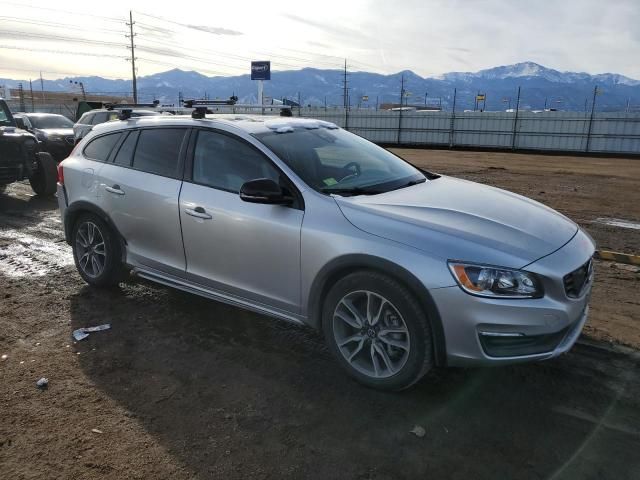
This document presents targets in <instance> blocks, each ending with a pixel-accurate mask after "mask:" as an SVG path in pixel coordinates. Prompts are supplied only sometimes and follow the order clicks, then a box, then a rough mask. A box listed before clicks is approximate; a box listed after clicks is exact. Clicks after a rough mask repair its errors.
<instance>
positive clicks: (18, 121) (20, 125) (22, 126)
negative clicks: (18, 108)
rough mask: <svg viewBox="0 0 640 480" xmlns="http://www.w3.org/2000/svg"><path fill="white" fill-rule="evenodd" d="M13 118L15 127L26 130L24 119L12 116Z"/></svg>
mask: <svg viewBox="0 0 640 480" xmlns="http://www.w3.org/2000/svg"><path fill="white" fill-rule="evenodd" d="M13 119H14V120H15V122H16V127H18V128H19V129H21V130H27V126H26V125H25V123H24V120H23V119H22V118H20V117H13Z"/></svg>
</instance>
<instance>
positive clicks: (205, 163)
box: [193, 131, 280, 193]
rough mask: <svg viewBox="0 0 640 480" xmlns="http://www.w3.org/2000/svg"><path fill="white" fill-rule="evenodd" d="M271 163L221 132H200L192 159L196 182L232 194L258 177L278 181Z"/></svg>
mask: <svg viewBox="0 0 640 480" xmlns="http://www.w3.org/2000/svg"><path fill="white" fill-rule="evenodd" d="M279 177H280V173H279V172H278V170H277V169H276V168H275V167H274V166H273V165H272V164H271V163H269V160H268V159H267V158H266V157H265V156H264V155H262V154H261V153H259V152H258V151H257V150H255V149H254V148H252V147H251V146H249V145H248V144H247V143H245V142H244V141H242V140H239V139H236V138H234V137H232V136H230V135H224V134H222V133H217V132H211V131H201V132H200V133H199V134H198V140H197V142H196V149H195V155H194V159H193V181H194V182H196V183H201V184H203V185H208V186H210V187H214V188H220V189H223V190H228V191H231V192H236V193H237V192H239V191H240V187H241V186H242V184H243V183H244V182H246V181H248V180H255V179H256V178H270V179H272V180H274V181H276V182H278V181H279Z"/></svg>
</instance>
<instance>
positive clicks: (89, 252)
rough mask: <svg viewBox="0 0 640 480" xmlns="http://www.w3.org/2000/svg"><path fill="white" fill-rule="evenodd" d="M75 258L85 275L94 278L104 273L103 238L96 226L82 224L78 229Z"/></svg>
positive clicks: (90, 223) (93, 224)
mask: <svg viewBox="0 0 640 480" xmlns="http://www.w3.org/2000/svg"><path fill="white" fill-rule="evenodd" d="M76 257H77V259H78V265H79V266H80V268H81V269H82V272H83V273H84V274H85V275H87V276H89V277H91V278H96V277H98V276H100V274H101V273H102V272H103V271H104V267H105V264H106V260H107V253H106V250H105V245H104V237H103V236H102V232H101V231H100V229H99V228H98V226H97V225H96V224H95V223H93V222H91V221H86V222H83V223H82V224H80V226H79V227H78V231H77V233H76Z"/></svg>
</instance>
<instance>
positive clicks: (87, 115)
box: [78, 113, 95, 125]
mask: <svg viewBox="0 0 640 480" xmlns="http://www.w3.org/2000/svg"><path fill="white" fill-rule="evenodd" d="M94 115H95V113H85V114H84V115H83V116H82V117H81V118H80V120H78V123H81V124H82V125H90V124H91V120H92V119H93V116H94Z"/></svg>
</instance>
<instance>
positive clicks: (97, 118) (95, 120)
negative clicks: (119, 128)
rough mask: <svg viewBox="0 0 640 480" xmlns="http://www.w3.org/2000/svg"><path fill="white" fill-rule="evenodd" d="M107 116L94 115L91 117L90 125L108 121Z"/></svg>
mask: <svg viewBox="0 0 640 480" xmlns="http://www.w3.org/2000/svg"><path fill="white" fill-rule="evenodd" d="M107 115H108V114H107V112H100V113H96V114H95V116H94V117H93V122H91V124H92V125H98V124H99V123H104V122H106V121H107V119H108V116H107Z"/></svg>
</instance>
